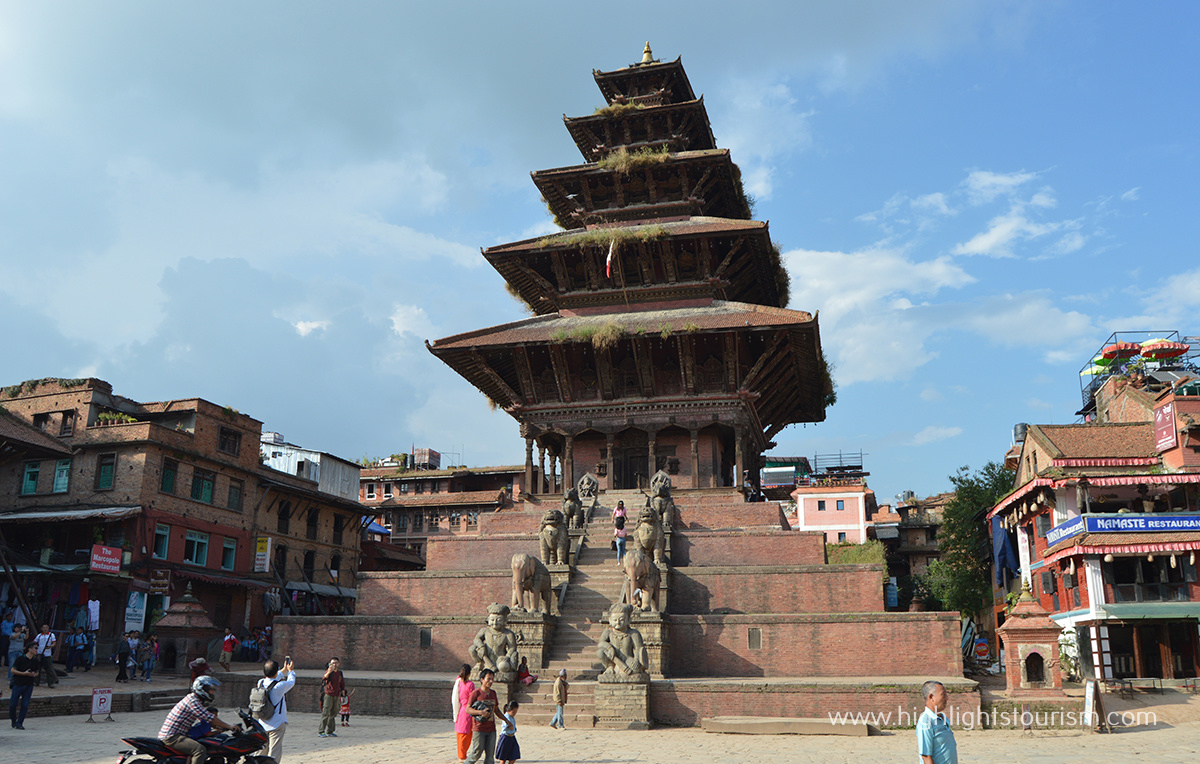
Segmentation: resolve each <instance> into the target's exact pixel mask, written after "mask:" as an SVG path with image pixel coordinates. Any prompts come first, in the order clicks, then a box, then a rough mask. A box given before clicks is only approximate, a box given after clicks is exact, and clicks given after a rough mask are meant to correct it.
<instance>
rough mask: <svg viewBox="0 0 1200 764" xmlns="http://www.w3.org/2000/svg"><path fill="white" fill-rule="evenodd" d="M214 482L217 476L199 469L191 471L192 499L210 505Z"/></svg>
mask: <svg viewBox="0 0 1200 764" xmlns="http://www.w3.org/2000/svg"><path fill="white" fill-rule="evenodd" d="M216 482H217V476H216V475H214V474H213V473H211V472H209V471H208V470H202V469H199V468H197V469H194V470H192V499H194V500H195V501H202V502H204V503H205V504H212V503H213V487H214V486H215V485H216Z"/></svg>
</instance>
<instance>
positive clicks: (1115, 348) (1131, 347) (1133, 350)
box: [1100, 342, 1142, 358]
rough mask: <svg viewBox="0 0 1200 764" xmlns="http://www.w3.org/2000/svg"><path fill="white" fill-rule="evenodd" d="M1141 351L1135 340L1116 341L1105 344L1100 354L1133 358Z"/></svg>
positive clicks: (1108, 356) (1110, 356)
mask: <svg viewBox="0 0 1200 764" xmlns="http://www.w3.org/2000/svg"><path fill="white" fill-rule="evenodd" d="M1141 352H1142V346H1141V345H1139V344H1137V343H1136V342H1116V343H1113V344H1112V345H1108V346H1106V347H1105V348H1104V350H1102V351H1101V352H1100V355H1102V356H1104V357H1105V358H1133V357H1134V356H1135V355H1140V354H1141Z"/></svg>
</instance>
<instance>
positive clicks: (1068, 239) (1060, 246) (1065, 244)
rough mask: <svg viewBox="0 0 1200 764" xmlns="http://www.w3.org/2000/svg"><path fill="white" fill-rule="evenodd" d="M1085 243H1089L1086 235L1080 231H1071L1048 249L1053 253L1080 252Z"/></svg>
mask: <svg viewBox="0 0 1200 764" xmlns="http://www.w3.org/2000/svg"><path fill="white" fill-rule="evenodd" d="M1085 243H1087V237H1086V236H1084V235H1083V234H1081V233H1080V232H1079V231H1071V232H1070V233H1068V234H1067V235H1066V236H1063V237H1062V238H1061V239H1059V240H1058V241H1057V242H1055V243H1054V244H1052V245H1051V246H1050V248H1049V250H1048V251H1049V252H1050V254H1053V255H1069V254H1071V253H1072V252H1078V251H1079V250H1080V249H1083V245H1084V244H1085Z"/></svg>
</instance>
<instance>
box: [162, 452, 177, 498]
mask: <svg viewBox="0 0 1200 764" xmlns="http://www.w3.org/2000/svg"><path fill="white" fill-rule="evenodd" d="M177 475H179V462H177V461H175V460H174V459H163V466H162V478H161V479H160V480H159V481H158V490H160V491H162V492H163V493H175V478H176V476H177Z"/></svg>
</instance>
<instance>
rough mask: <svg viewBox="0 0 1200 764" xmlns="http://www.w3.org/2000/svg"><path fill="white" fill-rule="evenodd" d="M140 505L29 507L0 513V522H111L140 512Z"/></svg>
mask: <svg viewBox="0 0 1200 764" xmlns="http://www.w3.org/2000/svg"><path fill="white" fill-rule="evenodd" d="M141 512H142V508H141V507H102V508H93V509H46V508H44V507H30V508H29V509H18V510H16V511H14V512H2V513H0V523H36V522H44V521H54V522H70V521H72V520H98V521H100V522H102V523H111V522H114V521H116V520H124V519H125V518H127V517H133V516H134V515H137V514H141Z"/></svg>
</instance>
